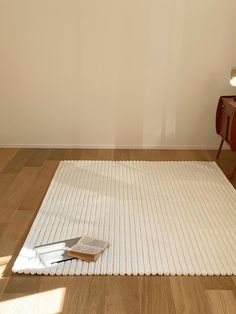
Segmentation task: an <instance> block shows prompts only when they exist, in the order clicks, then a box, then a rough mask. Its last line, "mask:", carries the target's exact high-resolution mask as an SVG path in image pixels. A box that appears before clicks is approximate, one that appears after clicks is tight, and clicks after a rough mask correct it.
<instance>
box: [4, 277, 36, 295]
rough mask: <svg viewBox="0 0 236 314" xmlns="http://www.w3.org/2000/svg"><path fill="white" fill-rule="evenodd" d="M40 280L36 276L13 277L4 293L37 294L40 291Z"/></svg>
mask: <svg viewBox="0 0 236 314" xmlns="http://www.w3.org/2000/svg"><path fill="white" fill-rule="evenodd" d="M40 285H41V280H40V278H39V277H38V276H25V275H24V276H23V275H22V276H16V275H13V276H11V277H10V279H9V280H8V282H7V285H6V287H5V291H4V292H5V293H10V294H12V293H27V294H30V293H37V292H39V290H40Z"/></svg>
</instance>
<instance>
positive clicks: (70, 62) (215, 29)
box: [0, 0, 236, 148]
mask: <svg viewBox="0 0 236 314" xmlns="http://www.w3.org/2000/svg"><path fill="white" fill-rule="evenodd" d="M235 12H236V1H235V0H198V1H195V0H99V1H97V0H38V1H36V0H20V1H19V0H0V110H1V114H0V145H29V146H31V145H39V146H48V145H55V146H86V147H90V146H91V147H98V146H102V147H113V146H118V147H125V146H128V147H142V146H143V147H152V146H153V147H155V146H156V147H199V148H200V147H214V146H215V145H217V144H218V142H219V139H218V137H217V136H216V135H215V128H214V119H215V110H216V104H217V100H218V97H219V96H220V95H222V94H232V93H235V94H236V89H233V87H230V86H229V72H230V69H231V67H232V66H236V18H235Z"/></svg>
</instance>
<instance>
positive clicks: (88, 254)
mask: <svg viewBox="0 0 236 314" xmlns="http://www.w3.org/2000/svg"><path fill="white" fill-rule="evenodd" d="M108 246H109V243H108V242H105V241H102V240H96V239H93V238H90V237H87V236H85V237H81V238H80V239H79V241H78V242H77V243H76V244H75V245H73V246H72V247H70V248H69V249H68V250H67V255H68V256H71V257H76V258H79V259H82V260H84V261H86V262H95V261H96V260H97V259H98V257H99V256H100V255H101V254H102V252H103V251H104V250H105V249H106V248H107V247H108Z"/></svg>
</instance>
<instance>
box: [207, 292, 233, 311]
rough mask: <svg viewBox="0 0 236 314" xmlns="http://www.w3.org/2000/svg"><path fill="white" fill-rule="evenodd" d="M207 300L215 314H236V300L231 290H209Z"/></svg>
mask: <svg viewBox="0 0 236 314" xmlns="http://www.w3.org/2000/svg"><path fill="white" fill-rule="evenodd" d="M206 295H207V299H208V302H209V305H210V309H211V313H213V314H235V313H236V300H235V295H234V293H233V291H231V290H208V291H206Z"/></svg>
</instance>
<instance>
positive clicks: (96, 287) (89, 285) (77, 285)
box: [40, 276, 106, 314]
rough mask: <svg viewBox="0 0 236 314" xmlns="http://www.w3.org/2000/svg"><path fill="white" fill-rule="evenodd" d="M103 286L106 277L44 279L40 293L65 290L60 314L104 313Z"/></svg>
mask: <svg viewBox="0 0 236 314" xmlns="http://www.w3.org/2000/svg"><path fill="white" fill-rule="evenodd" d="M105 284H106V276H81V277H80V278H79V280H76V278H75V277H69V276H61V277H54V280H53V278H52V277H44V278H42V279H41V286H40V292H47V291H53V290H54V289H56V288H62V287H63V288H65V295H64V298H63V300H62V305H63V308H62V311H61V313H65V314H67V313H74V314H76V313H81V314H82V313H104V300H105ZM79 291H80V292H81V293H79Z"/></svg>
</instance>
